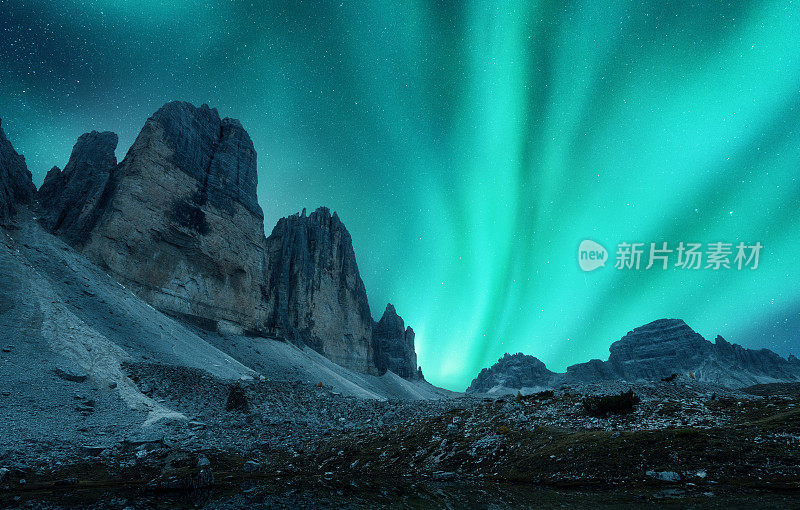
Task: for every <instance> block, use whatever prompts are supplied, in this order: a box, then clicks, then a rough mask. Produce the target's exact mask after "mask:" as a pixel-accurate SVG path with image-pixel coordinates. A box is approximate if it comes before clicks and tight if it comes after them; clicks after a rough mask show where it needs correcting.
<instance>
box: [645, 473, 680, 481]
mask: <svg viewBox="0 0 800 510" xmlns="http://www.w3.org/2000/svg"><path fill="white" fill-rule="evenodd" d="M645 474H646V475H647V476H649V477H650V478H655V479H656V480H660V481H662V482H677V481H680V479H681V476H680V475H679V474H678V473H676V472H674V471H647V472H646V473H645Z"/></svg>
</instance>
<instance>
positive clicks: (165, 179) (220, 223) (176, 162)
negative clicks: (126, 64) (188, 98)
mask: <svg viewBox="0 0 800 510" xmlns="http://www.w3.org/2000/svg"><path fill="white" fill-rule="evenodd" d="M112 146H114V147H115V146H116V136H115V135H113V134H112V133H89V134H87V135H84V136H82V137H81V139H80V140H79V141H78V143H77V144H76V146H75V149H74V150H73V154H72V157H71V158H70V162H69V163H68V164H67V166H66V167H65V168H64V171H63V172H58V173H55V172H53V171H51V173H50V175H49V177H48V179H47V180H46V183H47V184H48V186H43V190H42V191H41V192H40V200H41V201H43V202H44V203H43V208H44V209H45V211H46V215H45V223H46V224H47V225H48V226H50V228H52V229H54V231H56V233H58V234H59V235H61V236H62V237H64V239H66V240H67V241H68V242H70V243H71V244H72V245H73V246H75V247H77V248H78V249H80V250H81V251H82V252H83V253H84V254H85V255H86V256H87V257H88V258H89V259H91V260H92V261H94V262H95V263H97V264H98V265H99V266H100V267H102V268H104V269H105V270H106V271H108V272H109V274H111V275H112V276H114V278H116V279H117V280H118V281H120V282H121V283H122V284H123V285H125V286H127V287H129V288H131V289H132V290H134V291H135V292H136V293H137V294H139V295H140V296H142V297H143V298H144V299H146V300H147V301H148V302H150V303H151V304H152V305H153V306H155V307H156V308H158V309H161V310H163V311H165V312H168V313H171V314H175V315H180V316H183V317H185V318H188V319H190V320H195V321H199V322H200V323H201V324H203V325H207V326H209V325H216V326H217V327H219V328H221V329H226V328H227V329H232V330H234V331H240V330H261V329H262V327H263V318H264V315H265V313H264V308H263V306H262V305H263V300H262V296H263V295H264V294H265V292H264V289H263V286H262V284H263V274H264V246H265V245H264V242H265V239H264V233H263V232H264V229H263V214H262V212H261V209H260V207H259V206H258V202H257V200H256V179H257V175H256V152H255V149H254V148H253V144H252V142H251V141H250V137H249V136H248V135H247V132H246V131H245V130H244V129H243V128H242V126H241V124H240V123H239V122H238V121H236V120H233V119H228V118H225V119H221V118H220V117H219V114H218V113H217V111H216V110H215V109H211V108H209V107H208V106H206V105H203V106H201V107H200V108H197V107H195V106H193V105H191V104H189V103H183V102H173V103H168V104H166V105H165V106H163V107H162V108H161V109H159V110H158V111H157V112H156V113H155V114H154V115H153V116H152V117H150V118H149V119H148V120H147V122H146V123H145V125H144V128H143V129H142V131H141V132H140V133H139V136H138V137H137V138H136V141H135V142H134V144H133V145H132V146H131V148H130V150H129V151H128V153H127V155H126V156H125V158H124V159H123V160H122V162H121V163H120V164H118V165H116V166H114V162H113V157H112V154H113V148H112ZM61 181H63V185H64V187H63V188H61V189H62V191H61V192H60V193H55V192H53V191H52V189H53V188H55V187H56V186H50V185H51V184H53V183H60V182H61Z"/></svg>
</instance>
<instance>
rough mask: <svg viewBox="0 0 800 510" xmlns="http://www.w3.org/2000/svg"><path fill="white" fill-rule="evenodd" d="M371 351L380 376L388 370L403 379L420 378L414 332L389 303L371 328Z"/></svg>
mask: <svg viewBox="0 0 800 510" xmlns="http://www.w3.org/2000/svg"><path fill="white" fill-rule="evenodd" d="M372 349H373V352H374V355H375V366H376V367H377V369H378V371H379V372H380V373H381V374H383V373H385V372H386V371H387V370H390V371H392V372H394V373H395V374H397V375H399V376H400V377H403V378H405V379H421V378H422V375H421V371H420V370H419V367H418V366H417V353H416V351H415V350H414V330H413V329H411V327H408V328H406V327H405V324H404V322H403V319H402V317H400V316H399V315H397V311H396V310H395V308H394V306H392V304H391V303H389V304H387V305H386V310H385V311H384V312H383V316H382V317H381V320H380V321H378V322H376V323H375V325H374V326H373V328H372Z"/></svg>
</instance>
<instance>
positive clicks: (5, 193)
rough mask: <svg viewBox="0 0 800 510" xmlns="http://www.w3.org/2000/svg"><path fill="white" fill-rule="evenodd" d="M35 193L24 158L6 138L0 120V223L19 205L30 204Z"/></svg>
mask: <svg viewBox="0 0 800 510" xmlns="http://www.w3.org/2000/svg"><path fill="white" fill-rule="evenodd" d="M35 192H36V187H35V186H34V185H33V180H32V179H31V173H30V172H29V171H28V167H27V165H26V164H25V158H24V157H23V156H21V155H19V154H17V151H15V150H14V146H13V145H11V142H9V141H8V139H7V138H6V134H5V132H4V131H3V127H2V120H0V223H5V222H6V221H8V220H9V219H10V218H11V217H12V216H13V215H14V213H15V212H16V210H17V207H18V206H19V205H26V204H29V203H31V201H32V200H33V196H34V193H35Z"/></svg>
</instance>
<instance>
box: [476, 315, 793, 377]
mask: <svg viewBox="0 0 800 510" xmlns="http://www.w3.org/2000/svg"><path fill="white" fill-rule="evenodd" d="M534 360H535V361H534ZM520 366H524V367H526V368H525V369H524V370H522V369H520ZM527 367H532V368H530V369H528V368H527ZM525 370H530V372H528V373H532V374H534V375H530V376H527V377H525V378H521V377H518V374H519V373H521V372H522V373H526V372H525ZM537 371H539V372H540V375H535V374H536V373H537ZM676 373H678V374H685V375H686V376H688V377H690V378H693V379H695V380H698V381H704V382H710V383H714V384H719V385H721V386H727V387H730V388H740V387H743V386H749V385H752V384H759V383H769V382H794V381H800V362H798V361H797V358H794V357H792V356H790V357H789V359H788V360H787V359H784V358H782V357H781V356H779V355H777V354H776V353H774V352H772V351H770V350H768V349H759V350H754V349H746V348H744V347H742V346H741V345H737V344H732V343H729V342H728V341H726V340H725V339H724V338H722V337H721V336H717V338H716V341H715V343H711V342H709V341H708V340H706V339H704V338H703V337H702V336H701V335H700V334H698V333H697V332H695V331H694V330H693V329H692V328H690V327H689V326H688V325H687V324H686V323H685V322H684V321H682V320H680V319H659V320H656V321H653V322H650V323H648V324H645V325H643V326H639V327H637V328H634V329H633V330H632V331H629V332H628V333H627V334H626V335H625V336H623V337H622V338H621V339H620V340H617V341H616V342H614V343H613V344H611V347H609V358H608V361H601V360H599V359H594V360H591V361H588V362H585V363H578V364H575V365H571V366H569V367H567V371H566V373H553V372H550V371H549V370H546V368H544V364H542V363H541V362H540V361H539V360H537V359H536V358H534V357H533V356H526V355H523V354H515V355H513V356H510V355H508V354H506V356H504V357H503V358H501V359H500V360H498V362H497V363H496V364H495V365H493V366H492V367H490V368H488V369H484V370H483V371H482V372H481V373H480V374H479V375H478V377H477V378H476V379H475V380H473V382H472V385H471V386H470V388H469V389H468V390H467V391H477V392H487V391H490V390H491V389H492V388H494V387H499V386H503V387H506V388H517V389H518V388H524V387H526V386H531V385H532V383H534V382H535V383H537V384H538V385H541V386H546V385H547V386H557V385H560V384H576V383H594V382H599V381H607V380H613V381H629V382H635V381H662V380H663V379H665V378H669V377H670V376H672V375H673V374H676ZM545 382H547V384H545Z"/></svg>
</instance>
